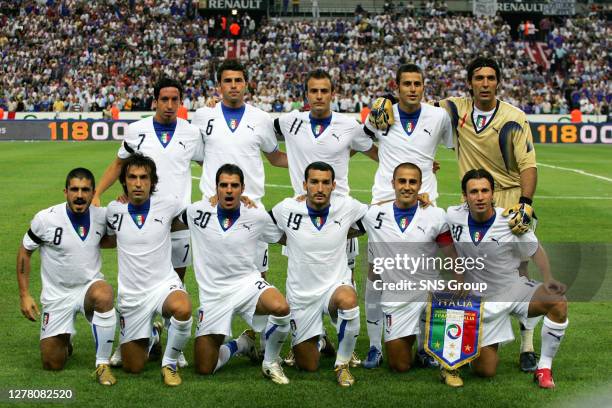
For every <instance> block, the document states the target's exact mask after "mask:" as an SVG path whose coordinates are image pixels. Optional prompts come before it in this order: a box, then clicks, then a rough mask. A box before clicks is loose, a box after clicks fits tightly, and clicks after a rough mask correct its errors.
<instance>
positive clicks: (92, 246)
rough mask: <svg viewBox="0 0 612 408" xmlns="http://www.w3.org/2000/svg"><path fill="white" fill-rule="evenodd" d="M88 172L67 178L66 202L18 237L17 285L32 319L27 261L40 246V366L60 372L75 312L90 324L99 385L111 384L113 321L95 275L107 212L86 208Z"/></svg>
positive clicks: (90, 186)
mask: <svg viewBox="0 0 612 408" xmlns="http://www.w3.org/2000/svg"><path fill="white" fill-rule="evenodd" d="M95 187H96V186H95V181H94V176H93V174H92V173H91V172H90V171H89V170H87V169H84V168H76V169H74V170H72V171H70V173H68V176H67V177H66V188H65V190H64V194H65V195H66V202H65V203H62V204H58V205H55V206H53V207H50V208H47V209H46V210H43V211H40V212H39V213H38V214H36V216H35V217H34V219H33V220H32V225H31V227H30V229H29V230H28V232H27V234H26V235H25V236H24V237H23V243H22V245H21V247H20V248H19V253H18V255H17V281H18V283H19V295H20V297H21V313H22V314H23V315H24V316H25V317H26V318H28V319H30V320H32V321H36V317H37V316H38V315H39V311H38V306H37V305H36V301H35V300H34V299H33V298H32V296H30V293H29V291H28V287H29V280H30V260H31V257H32V253H33V252H34V251H35V250H36V249H37V248H40V258H41V262H40V263H41V279H42V285H43V290H42V293H41V295H40V300H41V303H42V306H43V317H42V326H41V329H40V352H41V356H42V362H43V368H44V369H46V370H61V369H63V368H64V365H65V364H66V360H67V359H68V356H69V355H70V354H71V352H72V345H71V343H70V337H71V336H72V335H73V334H74V333H75V328H74V320H75V317H76V314H77V313H78V312H80V313H82V314H83V315H84V316H85V317H86V318H87V320H88V321H89V322H90V323H91V330H92V332H93V336H94V339H95V342H96V377H97V379H98V382H99V383H100V384H102V385H113V384H115V383H116V380H115V377H114V376H113V374H112V373H111V370H110V366H109V358H110V353H111V351H112V348H113V340H114V338H115V326H116V323H117V317H116V315H115V309H114V308H113V289H112V288H111V286H110V285H109V284H108V283H106V282H105V281H104V280H103V279H104V276H103V275H102V273H100V269H101V266H102V262H101V258H100V247H101V246H103V247H109V246H112V243H111V244H110V245H109V242H110V241H112V240H108V236H107V235H106V210H105V209H103V208H98V207H90V204H91V200H92V199H93V195H94V193H95Z"/></svg>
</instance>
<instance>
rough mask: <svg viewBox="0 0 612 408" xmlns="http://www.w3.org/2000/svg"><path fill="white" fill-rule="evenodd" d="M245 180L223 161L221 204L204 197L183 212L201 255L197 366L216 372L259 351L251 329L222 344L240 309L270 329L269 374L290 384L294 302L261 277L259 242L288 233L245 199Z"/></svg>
mask: <svg viewBox="0 0 612 408" xmlns="http://www.w3.org/2000/svg"><path fill="white" fill-rule="evenodd" d="M244 179H245V177H244V174H243V172H242V170H241V169H240V167H238V166H236V165H234V164H224V165H222V166H221V167H219V169H218V170H217V173H216V175H215V180H216V184H217V189H216V192H215V195H216V196H217V197H218V199H219V200H218V204H216V205H214V206H213V205H211V204H210V202H209V201H208V200H207V199H204V200H202V201H198V202H196V203H193V204H191V205H190V206H189V207H187V210H186V211H185V212H184V213H183V215H182V216H181V219H182V222H183V223H184V224H186V225H188V226H189V229H190V231H191V238H192V242H193V248H194V253H197V254H198V256H197V257H195V259H194V268H195V274H196V279H197V281H198V286H199V289H200V309H199V312H198V315H199V322H198V329H197V334H196V341H195V364H196V370H197V371H198V372H199V373H201V374H212V373H214V372H216V371H217V370H218V369H220V368H221V367H222V366H223V365H224V364H225V363H226V362H227V361H229V359H230V357H231V356H232V355H233V354H235V353H236V352H240V353H246V354H252V353H253V350H254V342H253V340H252V339H251V338H250V337H249V335H248V332H245V333H244V334H243V335H242V336H240V337H239V338H238V339H236V340H233V341H230V342H228V343H226V344H222V343H223V340H224V337H225V336H231V335H232V320H233V317H234V315H236V314H237V315H240V316H241V317H242V318H243V319H244V320H245V321H246V322H247V323H248V324H249V325H250V326H251V327H253V328H254V329H255V330H257V331H261V330H264V329H265V330H264V331H263V333H264V337H265V340H266V344H265V354H264V360H263V363H262V371H263V374H264V376H266V377H268V378H270V379H271V380H272V381H274V382H275V383H277V384H288V383H289V380H288V379H287V377H286V376H285V374H284V373H283V369H282V368H281V366H280V364H279V353H280V349H281V347H282V346H283V343H284V341H285V339H286V338H287V334H288V333H289V305H288V304H287V301H286V300H285V298H284V297H283V295H282V294H281V293H280V292H279V291H278V289H276V288H275V287H274V286H271V285H270V284H269V283H268V282H266V281H265V280H264V279H263V278H262V277H261V275H260V273H259V271H258V268H257V265H256V248H257V246H258V241H259V240H262V241H265V242H278V240H279V239H280V238H281V237H282V233H281V232H280V231H279V229H278V228H277V227H276V225H275V224H274V222H273V221H272V218H271V217H270V215H269V214H268V213H267V212H266V211H265V210H263V209H262V208H248V207H246V206H245V205H244V204H241V202H240V198H241V196H242V193H243V192H244V189H245V184H244ZM266 322H267V325H266Z"/></svg>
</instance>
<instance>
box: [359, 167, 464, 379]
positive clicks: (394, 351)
mask: <svg viewBox="0 0 612 408" xmlns="http://www.w3.org/2000/svg"><path fill="white" fill-rule="evenodd" d="M430 166H431V164H429V165H428V168H431V167H430ZM390 184H391V185H392V186H393V189H394V191H395V200H392V201H386V202H383V203H379V204H375V205H372V206H371V207H370V209H369V210H368V212H367V214H366V216H365V217H364V218H363V220H362V222H363V226H364V227H365V229H366V231H367V233H368V248H369V249H368V256H369V257H370V259H369V262H370V268H369V272H368V275H369V276H368V279H369V280H370V282H374V281H378V285H380V284H381V283H382V281H385V282H387V283H388V282H400V281H410V282H414V285H415V287H416V288H419V286H420V284H421V282H425V281H433V280H435V279H437V278H438V271H437V270H433V269H431V268H429V269H428V268H427V267H426V266H421V267H419V269H418V270H410V271H406V270H402V271H401V272H399V273H398V271H394V270H391V271H388V273H383V274H382V276H381V275H380V274H379V276H376V275H375V273H374V270H373V264H372V263H373V261H374V259H376V258H378V259H387V258H388V259H395V258H396V256H397V255H400V254H401V256H403V257H404V259H405V257H406V256H408V257H410V258H412V259H418V258H435V256H436V253H437V251H438V248H440V249H441V250H442V252H443V253H444V255H446V256H448V257H456V252H455V249H454V247H453V245H452V244H453V239H452V237H451V234H450V230H449V228H448V224H447V223H446V217H445V214H444V210H442V209H440V208H436V207H433V206H430V207H427V208H419V201H418V194H419V191H422V185H421V169H420V168H419V167H418V166H417V165H415V164H413V163H400V164H399V165H397V166H396V167H395V170H394V172H393V175H392V181H391V183H390ZM379 288H380V287H379ZM381 292H382V289H381ZM427 296H428V293H427V291H421V290H419V289H415V290H410V291H407V292H405V293H402V294H398V293H395V292H385V293H384V294H383V296H382V298H381V305H382V309H383V310H382V311H383V314H384V321H385V346H386V349H387V356H388V361H389V367H390V368H391V369H392V370H393V371H398V372H404V371H408V370H409V369H410V366H411V365H412V347H413V344H414V341H415V339H416V336H417V335H419V334H420V335H421V337H422V336H423V334H424V324H422V323H421V322H422V314H423V313H424V310H425V306H426V304H427ZM381 320H382V319H381ZM423 323H424V322H423ZM368 361H369V360H368ZM368 361H366V363H367V362H368ZM364 366H365V363H364Z"/></svg>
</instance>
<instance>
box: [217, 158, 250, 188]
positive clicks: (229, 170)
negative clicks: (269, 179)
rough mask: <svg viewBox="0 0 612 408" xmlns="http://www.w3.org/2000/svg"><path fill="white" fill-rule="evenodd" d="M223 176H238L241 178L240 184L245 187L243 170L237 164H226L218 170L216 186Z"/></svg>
mask: <svg viewBox="0 0 612 408" xmlns="http://www.w3.org/2000/svg"><path fill="white" fill-rule="evenodd" d="M221 174H229V175H230V176H231V175H234V174H235V175H238V177H240V184H242V185H244V173H243V172H242V169H241V168H240V167H238V166H236V165H235V164H229V163H226V164H224V165H223V166H221V167H219V168H218V169H217V174H216V175H215V185H218V184H219V179H220V178H221Z"/></svg>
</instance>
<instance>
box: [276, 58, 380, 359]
mask: <svg viewBox="0 0 612 408" xmlns="http://www.w3.org/2000/svg"><path fill="white" fill-rule="evenodd" d="M305 87H306V96H307V98H308V102H309V104H310V107H311V108H310V112H299V111H297V110H294V111H292V112H289V113H286V114H284V115H282V116H280V117H279V118H277V119H275V120H274V129H275V131H276V133H277V135H278V136H280V137H282V138H284V139H285V143H286V147H287V160H288V162H289V177H290V178H291V185H292V186H293V192H294V194H295V195H302V194H304V193H305V190H304V187H303V186H304V181H303V175H304V170H305V169H306V167H307V166H308V165H309V164H310V163H313V162H315V161H323V162H326V163H328V164H329V165H331V166H332V167H333V169H334V171H335V174H336V183H337V184H336V185H337V189H336V190H335V193H334V194H339V195H343V196H348V194H349V184H348V170H349V160H350V158H351V155H352V154H354V153H355V152H356V151H360V152H362V153H364V154H365V155H366V156H368V157H370V158H371V159H372V160H375V161H378V147H377V146H376V145H375V144H373V143H372V139H370V138H369V137H368V136H367V135H365V134H364V133H363V130H362V129H361V126H360V124H359V123H358V122H357V121H356V120H354V119H353V118H351V117H349V116H347V115H344V114H341V113H337V112H332V110H331V101H332V99H333V97H334V85H333V83H332V79H331V76H330V75H329V73H327V72H326V71H323V70H321V69H317V70H314V71H312V72H310V73H309V74H308V75H307V76H306V81H305ZM357 245H358V241H357V239H351V240H348V241H347V247H346V250H347V253H348V258H347V261H348V264H349V267H350V268H351V269H354V267H355V258H356V256H357V255H358V253H359V249H358V246H357ZM353 281H354V279H353ZM287 360H288V361H289V362H290V361H291V358H290V357H288V358H287ZM359 364H360V361H359V360H358V359H357V357H356V356H355V357H354V358H353V359H352V361H351V365H353V366H356V365H359Z"/></svg>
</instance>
